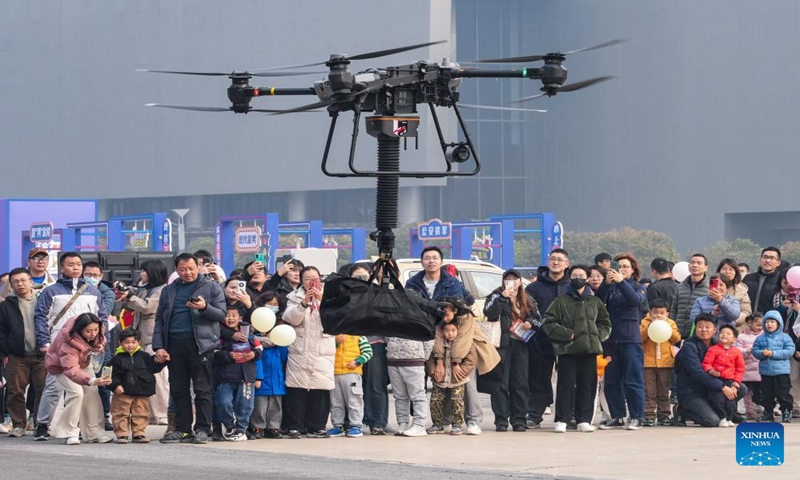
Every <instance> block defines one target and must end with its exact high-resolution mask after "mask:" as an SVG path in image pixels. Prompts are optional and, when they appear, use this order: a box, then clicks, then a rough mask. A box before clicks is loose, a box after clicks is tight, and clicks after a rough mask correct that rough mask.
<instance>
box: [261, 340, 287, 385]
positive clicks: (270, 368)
mask: <svg viewBox="0 0 800 480" xmlns="http://www.w3.org/2000/svg"><path fill="white" fill-rule="evenodd" d="M288 356H289V349H288V348H287V347H278V346H275V347H269V348H265V349H264V351H263V352H262V353H261V359H260V360H259V361H257V362H256V380H261V388H258V389H256V396H258V397H263V396H267V395H286V377H285V375H284V373H283V367H284V365H286V359H287V358H288Z"/></svg>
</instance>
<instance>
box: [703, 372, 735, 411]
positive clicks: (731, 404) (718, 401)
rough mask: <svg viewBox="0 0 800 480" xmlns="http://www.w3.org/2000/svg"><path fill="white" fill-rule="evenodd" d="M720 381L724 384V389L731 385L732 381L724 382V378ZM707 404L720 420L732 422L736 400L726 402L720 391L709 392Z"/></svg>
mask: <svg viewBox="0 0 800 480" xmlns="http://www.w3.org/2000/svg"><path fill="white" fill-rule="evenodd" d="M720 380H722V383H723V384H725V386H726V387H730V386H731V385H733V380H726V379H724V378H721V379H720ZM708 403H709V405H711V408H712V409H714V413H716V414H717V416H718V417H719V418H720V420H722V419H723V418H724V419H727V420H732V419H733V415H734V414H735V413H736V403H737V400H728V399H727V398H725V395H723V393H722V391H709V392H708Z"/></svg>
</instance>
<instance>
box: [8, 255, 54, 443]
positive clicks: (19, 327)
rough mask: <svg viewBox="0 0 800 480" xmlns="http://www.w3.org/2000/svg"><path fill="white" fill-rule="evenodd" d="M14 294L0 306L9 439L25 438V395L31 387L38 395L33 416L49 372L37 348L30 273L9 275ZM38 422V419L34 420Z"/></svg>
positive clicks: (22, 271)
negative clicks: (6, 383)
mask: <svg viewBox="0 0 800 480" xmlns="http://www.w3.org/2000/svg"><path fill="white" fill-rule="evenodd" d="M9 284H10V286H11V292H12V294H11V295H10V296H9V297H8V298H6V301H4V302H2V303H0V357H2V358H3V361H4V362H7V363H6V372H5V376H6V379H7V381H8V385H7V390H8V395H7V399H8V413H9V415H11V422H12V424H13V429H12V430H11V433H10V434H9V436H10V437H22V436H24V435H25V421H26V419H27V418H28V416H27V414H26V408H25V392H26V390H27V389H28V386H29V385H30V386H31V388H32V389H33V391H34V393H35V400H34V404H33V410H32V411H33V413H34V415H35V414H36V412H37V411H38V410H39V400H40V399H41V397H42V390H43V389H44V383H45V378H46V377H47V371H46V370H45V368H44V353H43V352H41V351H39V349H38V348H37V347H36V329H35V326H34V320H33V318H34V309H35V307H36V293H34V290H33V280H31V274H30V273H29V272H28V270H27V269H24V268H15V269H14V270H12V271H11V272H10V274H9ZM34 420H35V419H34Z"/></svg>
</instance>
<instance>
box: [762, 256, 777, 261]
mask: <svg viewBox="0 0 800 480" xmlns="http://www.w3.org/2000/svg"><path fill="white" fill-rule="evenodd" d="M761 259H762V260H772V261H773V262H774V261H776V260H779V258H778V257H776V256H775V255H761Z"/></svg>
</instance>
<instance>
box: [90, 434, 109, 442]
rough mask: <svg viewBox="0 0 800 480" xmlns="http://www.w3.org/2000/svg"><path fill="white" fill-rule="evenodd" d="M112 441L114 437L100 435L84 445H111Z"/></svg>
mask: <svg viewBox="0 0 800 480" xmlns="http://www.w3.org/2000/svg"><path fill="white" fill-rule="evenodd" d="M113 441H114V437H111V436H108V435H100V436H99V437H97V438H93V439H91V440H89V441H88V442H86V443H111V442H113Z"/></svg>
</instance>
